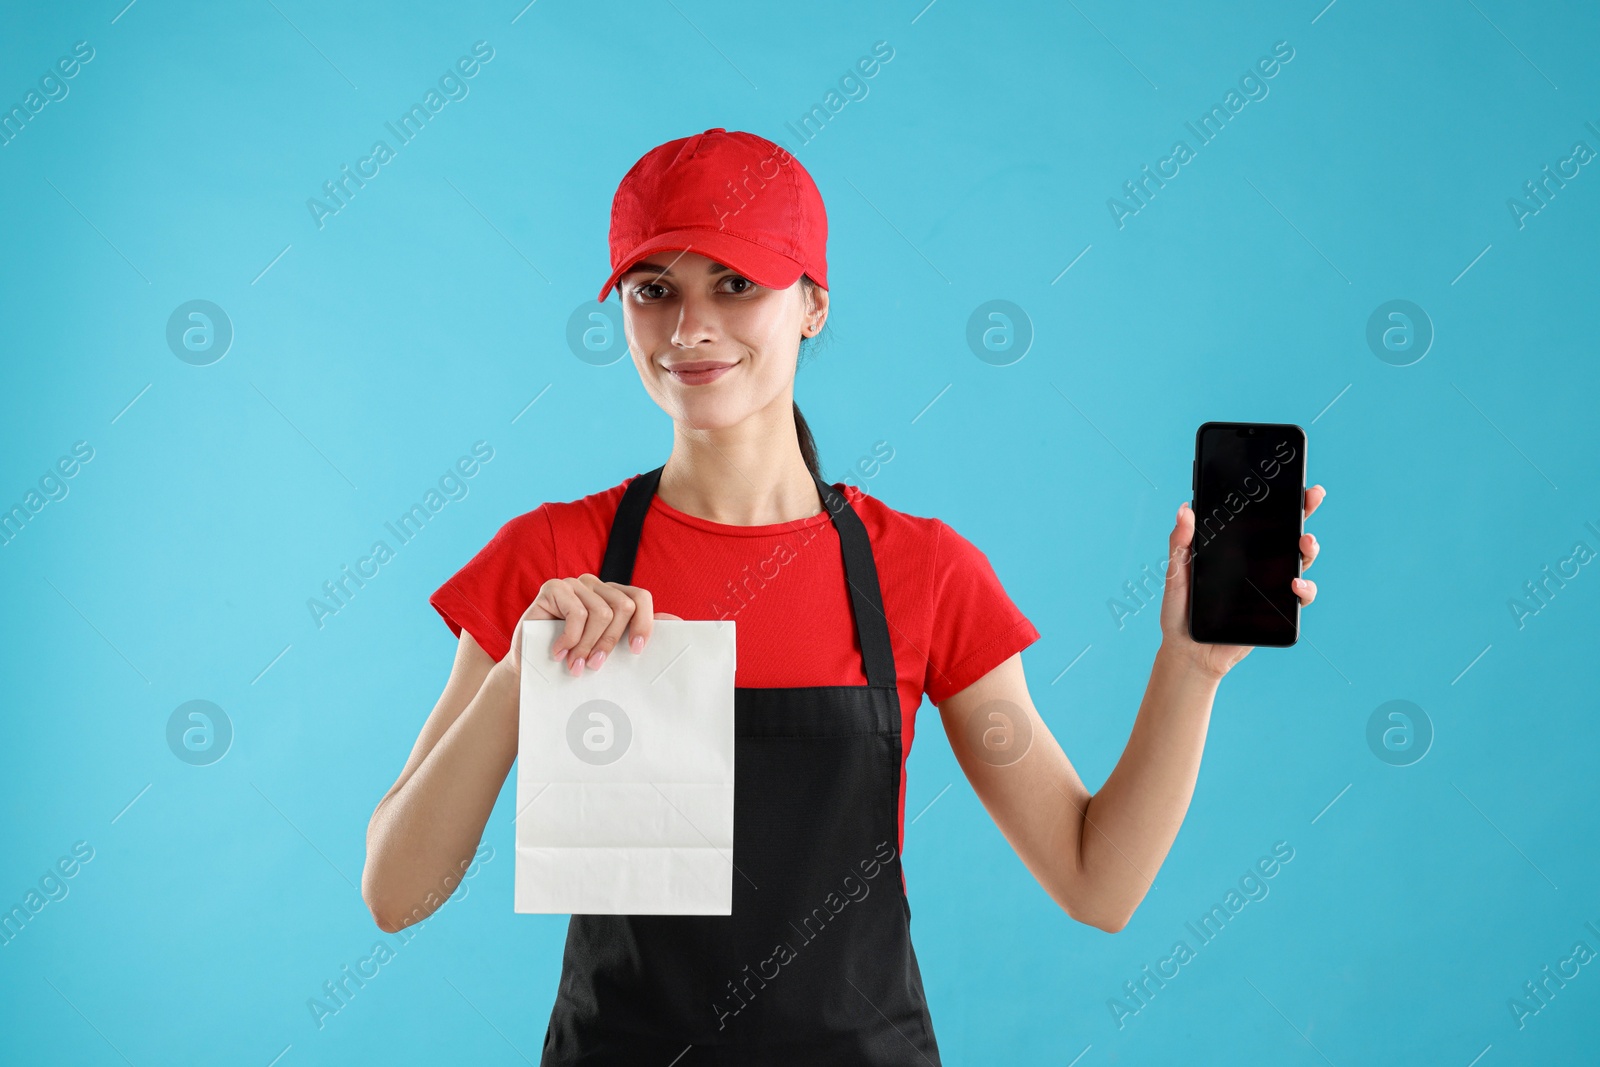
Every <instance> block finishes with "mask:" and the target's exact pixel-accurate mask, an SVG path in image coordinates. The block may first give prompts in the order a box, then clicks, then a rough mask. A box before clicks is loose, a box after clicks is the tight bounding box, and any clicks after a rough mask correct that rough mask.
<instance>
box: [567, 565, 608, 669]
mask: <svg viewBox="0 0 1600 1067" xmlns="http://www.w3.org/2000/svg"><path fill="white" fill-rule="evenodd" d="M586 577H593V575H580V576H578V577H577V578H568V579H567V580H566V583H567V586H568V587H569V588H571V589H572V591H573V592H575V593H577V594H578V597H579V599H581V600H582V601H583V606H584V607H585V608H587V609H588V612H589V617H588V618H587V619H585V620H584V624H583V634H582V635H581V636H580V637H579V638H578V643H577V644H575V645H573V646H572V651H571V652H570V653H568V655H567V664H568V669H569V670H571V671H572V673H573V674H582V673H583V664H584V662H585V660H586V659H587V658H588V656H589V654H590V653H591V652H592V651H593V650H594V646H595V642H597V641H599V640H600V635H601V634H603V633H605V631H606V627H608V626H610V625H611V616H612V610H611V605H610V604H608V603H606V598H605V597H603V596H601V595H600V594H599V593H597V592H595V590H594V589H593V588H592V587H591V586H590V585H589V584H588V583H587V582H585V581H584V578H586Z"/></svg>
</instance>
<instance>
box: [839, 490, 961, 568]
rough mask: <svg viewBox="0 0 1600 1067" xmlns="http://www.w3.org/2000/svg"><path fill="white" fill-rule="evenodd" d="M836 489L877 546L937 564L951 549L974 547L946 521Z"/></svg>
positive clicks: (852, 491)
mask: <svg viewBox="0 0 1600 1067" xmlns="http://www.w3.org/2000/svg"><path fill="white" fill-rule="evenodd" d="M834 488H835V489H839V490H841V491H842V492H843V493H844V494H845V497H846V499H848V500H849V501H850V506H851V507H853V508H854V509H855V511H856V514H857V515H860V516H861V522H862V525H864V526H865V527H866V528H867V533H868V534H870V535H871V536H872V539H873V542H874V543H878V542H880V541H881V542H882V543H884V544H885V545H886V546H889V547H893V548H899V549H902V550H911V551H913V552H914V553H916V554H926V555H927V557H928V558H929V560H930V561H937V559H938V558H939V557H940V556H942V555H943V554H945V553H947V552H950V551H952V548H955V549H956V550H959V547H960V546H961V545H966V546H967V547H969V548H970V547H971V546H970V545H969V544H968V542H967V541H966V540H965V539H964V538H962V536H961V535H960V534H958V533H956V532H955V530H953V529H951V528H950V526H949V525H948V524H947V523H946V522H945V521H944V520H943V519H936V518H932V517H930V516H925V515H914V514H912V513H911V512H909V511H902V510H900V509H899V508H896V507H892V506H890V505H889V504H888V503H886V502H885V501H884V500H883V499H882V498H880V497H876V496H873V495H872V494H870V493H865V492H863V491H862V490H861V489H859V488H858V487H856V486H854V485H839V484H835V485H834Z"/></svg>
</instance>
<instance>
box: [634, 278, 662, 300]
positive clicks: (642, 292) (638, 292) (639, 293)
mask: <svg viewBox="0 0 1600 1067" xmlns="http://www.w3.org/2000/svg"><path fill="white" fill-rule="evenodd" d="M666 288H667V287H666V286H664V285H662V284H661V283H660V282H645V283H643V284H642V285H636V286H634V287H633V295H634V296H636V297H638V298H639V300H640V301H641V302H644V303H649V302H650V301H651V300H653V299H660V298H659V296H656V295H653V294H651V295H647V294H646V290H648V289H660V290H662V291H663V292H664V291H665V290H666Z"/></svg>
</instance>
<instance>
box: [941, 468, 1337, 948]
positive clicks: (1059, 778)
mask: <svg viewBox="0 0 1600 1067" xmlns="http://www.w3.org/2000/svg"><path fill="white" fill-rule="evenodd" d="M1324 496H1325V492H1324V490H1323V489H1322V487H1321V486H1313V487H1312V488H1311V489H1309V490H1307V491H1306V501H1305V514H1306V515H1307V516H1309V515H1310V514H1311V513H1312V512H1313V511H1315V510H1316V508H1317V506H1318V505H1319V504H1321V502H1322V499H1323V497H1324ZM1193 539H1194V512H1193V511H1191V510H1189V508H1188V507H1187V506H1185V507H1183V508H1181V509H1180V510H1179V514H1178V518H1177V524H1176V526H1175V527H1174V529H1173V531H1172V535H1171V538H1170V540H1169V548H1170V550H1171V555H1170V557H1169V558H1170V560H1171V563H1170V565H1169V566H1168V568H1167V577H1166V584H1165V587H1164V590H1163V592H1162V602H1161V630H1162V642H1161V647H1160V649H1159V650H1157V652H1156V658H1155V664H1154V666H1153V667H1152V668H1151V671H1150V682H1149V684H1148V685H1147V686H1146V687H1145V693H1144V700H1143V701H1142V702H1141V703H1140V704H1139V714H1138V717H1137V718H1136V719H1135V720H1134V724H1133V731H1132V733H1131V734H1130V735H1129V737H1128V744H1127V747H1126V748H1124V749H1123V752H1122V756H1121V758H1120V759H1118V760H1117V765H1116V767H1115V768H1113V769H1112V771H1111V774H1110V776H1109V777H1107V779H1106V781H1105V784H1104V785H1102V786H1101V787H1100V791H1099V792H1097V793H1094V794H1090V792H1089V790H1088V789H1087V788H1085V787H1084V784H1083V781H1082V780H1081V779H1080V778H1079V777H1078V774H1077V771H1076V770H1074V769H1073V766H1072V763H1071V761H1070V760H1068V759H1067V757H1066V754H1065V753H1064V752H1062V751H1061V746H1060V745H1059V744H1057V743H1056V739H1055V738H1054V737H1053V736H1051V734H1050V730H1049V727H1047V726H1046V725H1045V723H1044V720H1043V719H1041V718H1040V717H1039V712H1038V710H1037V709H1036V708H1035V707H1034V706H1033V699H1032V697H1031V696H1029V694H1028V683H1027V680H1026V679H1025V678H1024V677H1023V671H1022V656H1021V654H1020V653H1019V654H1017V655H1015V656H1012V657H1011V658H1010V659H1008V660H1006V661H1005V662H1004V663H1002V664H1000V665H999V666H998V667H996V668H995V669H994V670H992V671H990V672H989V673H988V674H986V675H984V676H983V677H982V678H980V679H979V680H978V681H976V682H974V683H973V684H972V685H970V686H968V687H967V688H965V689H963V690H962V691H961V692H959V693H956V694H954V695H953V696H951V697H949V698H947V699H946V700H945V701H944V703H942V704H940V705H939V714H940V716H941V718H942V719H943V721H944V726H945V733H946V734H947V735H948V736H949V738H950V745H951V748H952V749H953V750H954V751H955V755H956V759H957V761H958V762H960V764H961V769H962V770H963V771H964V772H965V773H966V776H967V778H968V780H969V781H970V782H971V783H972V787H973V790H974V791H975V792H976V793H977V794H978V798H979V799H980V800H982V801H983V805H984V807H985V809H987V810H988V812H989V815H990V816H991V817H992V818H993V819H994V821H995V824H996V825H997V826H999V828H1000V832H1001V833H1002V834H1004V835H1005V837H1006V840H1007V841H1008V842H1010V844H1011V847H1012V848H1013V849H1015V850H1016V852H1017V855H1018V856H1019V857H1020V858H1021V859H1022V862H1023V863H1024V864H1025V865H1026V866H1027V868H1028V870H1029V871H1030V872H1031V873H1032V874H1033V876H1034V878H1036V879H1037V880H1038V882H1039V884H1040V885H1041V886H1043V887H1044V890H1045V891H1046V892H1047V893H1049V894H1050V896H1051V898H1052V899H1054V900H1055V901H1056V903H1058V904H1060V905H1061V907H1062V908H1063V909H1065V911H1066V912H1067V914H1068V915H1070V916H1072V917H1073V918H1074V919H1077V920H1078V921H1079V922H1084V923H1088V924H1089V925H1091V926H1096V927H1098V928H1100V929H1102V930H1105V931H1107V932H1109V933H1115V932H1116V931H1118V930H1121V929H1122V928H1123V927H1124V926H1126V925H1127V924H1128V920H1129V919H1130V918H1132V917H1133V913H1134V910H1135V909H1137V908H1138V906H1139V903H1140V902H1141V901H1142V900H1144V896H1145V893H1147V892H1148V891H1149V889H1150V886H1151V884H1152V883H1153V882H1154V880H1155V875H1156V871H1157V870H1158V869H1159V868H1160V867H1161V864H1162V863H1163V862H1164V861H1165V860H1166V858H1167V852H1168V850H1170V849H1171V848H1172V842H1173V840H1174V839H1175V838H1176V837H1177V836H1178V828H1179V827H1180V826H1182V825H1183V818H1184V815H1185V814H1186V813H1187V812H1188V810H1189V801H1190V799H1191V798H1192V797H1193V795H1194V786H1195V780H1196V778H1197V777H1198V776H1199V773H1200V755H1201V753H1202V752H1203V751H1204V749H1205V742H1206V729H1207V727H1208V726H1209V725H1210V722H1211V706H1212V701H1213V700H1214V699H1215V697H1216V694H1217V687H1218V685H1219V684H1220V683H1221V681H1222V678H1223V676H1224V675H1226V674H1227V672H1228V671H1229V670H1230V669H1232V667H1233V666H1234V665H1235V664H1237V663H1238V662H1239V661H1240V660H1242V659H1243V658H1244V657H1245V656H1246V655H1247V654H1248V653H1249V652H1250V649H1249V648H1248V647H1244V646H1239V645H1201V644H1197V643H1196V642H1195V641H1193V640H1192V639H1191V638H1190V637H1189V633H1188V625H1187V622H1186V618H1187V612H1188V605H1189V556H1190V553H1189V546H1190V544H1191V543H1192V542H1193ZM1300 550H1301V563H1302V569H1304V568H1306V567H1310V566H1311V561H1312V560H1314V559H1315V558H1316V556H1317V553H1318V551H1319V549H1318V546H1317V541H1316V538H1315V537H1314V536H1312V535H1311V534H1304V535H1302V537H1301V544H1300ZM1297 592H1298V594H1299V596H1300V599H1301V602H1302V603H1303V604H1310V603H1311V601H1312V600H1314V599H1315V598H1316V586H1315V585H1314V584H1313V583H1311V582H1306V583H1304V585H1303V586H1301V587H1297ZM986 735H987V736H991V737H994V738H996V739H999V740H1007V739H1013V738H1014V739H1020V738H1031V740H1030V742H1029V743H1028V744H1027V745H1026V746H1025V747H1024V746H1023V745H1022V744H1020V743H1016V744H1014V748H1012V749H1011V750H1010V751H1007V749H1006V748H1000V749H994V748H990V747H987V746H986V745H985V737H986Z"/></svg>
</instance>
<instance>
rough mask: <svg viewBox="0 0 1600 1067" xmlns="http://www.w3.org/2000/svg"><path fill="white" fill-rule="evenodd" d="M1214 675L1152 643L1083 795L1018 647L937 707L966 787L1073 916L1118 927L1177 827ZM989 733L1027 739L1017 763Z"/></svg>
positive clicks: (1190, 789) (1196, 763) (1195, 770)
mask: <svg viewBox="0 0 1600 1067" xmlns="http://www.w3.org/2000/svg"><path fill="white" fill-rule="evenodd" d="M1217 683H1218V679H1216V678H1213V677H1207V676H1205V675H1202V674H1200V673H1198V672H1196V671H1195V670H1194V669H1193V668H1192V667H1189V666H1188V665H1186V664H1185V663H1183V662H1181V661H1180V660H1178V659H1177V658H1175V657H1173V656H1171V655H1170V654H1168V653H1166V652H1165V651H1163V652H1158V653H1157V654H1156V662H1155V667H1154V668H1153V669H1152V671H1151V674H1150V685H1149V687H1148V688H1147V689H1146V690H1145V696H1144V702H1143V703H1142V704H1140V706H1139V716H1138V718H1137V719H1136V720H1135V721H1134V725H1133V733H1132V735H1131V736H1130V737H1129V738H1128V745H1127V748H1126V749H1125V750H1124V751H1123V753H1122V758H1121V759H1119V760H1118V761H1117V766H1116V768H1115V769H1114V770H1113V771H1112V772H1111V776H1110V777H1109V778H1107V779H1106V782H1105V784H1104V785H1103V786H1102V787H1101V788H1100V791H1099V792H1098V793H1095V794H1093V795H1091V794H1090V792H1089V790H1088V789H1087V788H1086V787H1085V786H1084V784H1083V781H1082V779H1080V778H1079V777H1078V773H1077V771H1076V770H1075V769H1074V768H1073V766H1072V762H1071V761H1070V760H1068V759H1067V756H1066V753H1064V752H1063V751H1062V750H1061V746H1060V745H1059V744H1058V743H1057V742H1056V739H1055V737H1053V736H1052V735H1051V733H1050V728H1049V727H1048V726H1046V725H1045V722H1044V720H1043V719H1042V718H1040V717H1039V713H1038V710H1037V709H1036V708H1035V707H1034V706H1033V699H1032V697H1031V696H1029V694H1028V683H1027V680H1026V678H1024V677H1023V671H1022V655H1021V653H1018V654H1017V655H1015V656H1012V657H1011V658H1010V659H1008V660H1006V661H1005V662H1004V663H1002V664H1000V666H998V667H996V668H995V669H994V670H992V671H990V672H989V673H988V674H986V675H984V676H983V677H982V678H980V679H979V680H978V681H976V682H974V683H973V684H972V685H970V686H968V687H967V688H966V689H963V690H962V691H961V692H959V693H957V694H955V695H954V696H952V697H950V698H949V699H947V700H946V701H945V702H944V703H943V704H941V705H939V714H940V716H941V717H942V718H943V720H944V724H945V733H946V734H948V735H949V737H950V744H951V747H952V748H953V749H954V750H955V754H956V759H957V761H959V762H960V764H961V769H962V770H963V771H964V772H965V773H966V776H967V779H968V781H970V782H971V783H972V788H973V790H974V791H975V792H976V793H977V794H978V798H979V799H980V800H981V801H983V806H984V807H985V808H986V809H987V810H988V812H989V815H990V817H991V818H993V819H994V821H995V824H996V825H998V826H999V827H1000V832H1001V833H1002V834H1004V835H1005V837H1006V840H1007V841H1008V842H1010V844H1011V847H1012V848H1013V849H1015V850H1016V853H1017V855H1018V856H1019V857H1020V858H1021V859H1022V862H1023V863H1024V864H1025V865H1026V866H1027V868H1028V870H1029V871H1030V872H1032V874H1033V876H1034V878H1035V879H1037V880H1038V882H1039V884H1040V885H1041V886H1042V887H1044V890H1045V892H1047V893H1049V894H1050V896H1051V898H1052V899H1053V900H1055V902H1056V903H1057V904H1060V905H1061V907H1062V908H1063V909H1064V910H1065V911H1066V913H1067V914H1068V915H1070V916H1072V917H1073V918H1074V919H1077V920H1078V921H1079V922H1083V923H1088V924H1089V925H1091V926H1096V927H1099V928H1100V929H1102V930H1105V931H1107V932H1110V933H1115V932H1116V931H1118V930H1120V929H1122V928H1123V927H1124V926H1126V925H1127V922H1128V919H1129V918H1131V917H1132V915H1133V912H1134V909H1135V908H1137V907H1138V906H1139V902H1140V901H1142V900H1143V899H1144V895H1145V893H1146V892H1148V891H1149V888H1150V885H1151V882H1152V881H1153V880H1154V878H1155V873H1156V871H1157V869H1159V868H1160V866H1161V864H1162V862H1163V861H1164V860H1165V859H1166V858H1167V851H1168V850H1169V849H1170V848H1171V847H1172V842H1173V840H1174V839H1175V838H1176V837H1177V836H1178V827H1179V826H1181V825H1182V824H1183V817H1184V814H1185V813H1186V812H1187V811H1188V809H1189V800H1190V798H1191V797H1192V796H1193V794H1194V784H1195V779H1196V777H1197V776H1198V774H1199V770H1200V753H1201V751H1202V750H1203V749H1204V747H1205V739H1206V727H1207V725H1208V723H1209V722H1210V719H1211V703H1212V699H1213V698H1214V697H1215V696H1216V692H1217ZM985 730H1001V731H1010V732H1011V733H1012V734H1013V735H1014V736H1015V737H1018V738H1021V737H1031V742H1030V743H1029V744H1028V747H1027V750H1026V752H1024V753H1023V755H1022V757H1021V758H1020V759H1018V760H1017V761H1016V762H1014V763H999V764H997V763H995V762H993V759H994V757H992V756H987V755H986V754H985V752H984V751H983V747H982V742H981V737H982V734H983V733H984V731H985Z"/></svg>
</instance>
